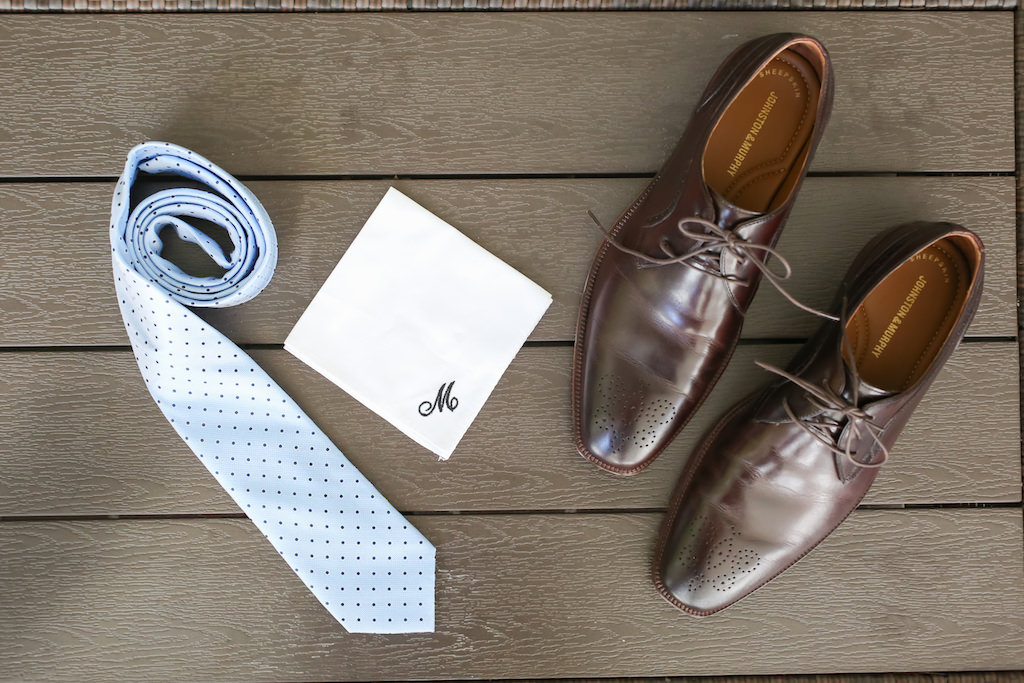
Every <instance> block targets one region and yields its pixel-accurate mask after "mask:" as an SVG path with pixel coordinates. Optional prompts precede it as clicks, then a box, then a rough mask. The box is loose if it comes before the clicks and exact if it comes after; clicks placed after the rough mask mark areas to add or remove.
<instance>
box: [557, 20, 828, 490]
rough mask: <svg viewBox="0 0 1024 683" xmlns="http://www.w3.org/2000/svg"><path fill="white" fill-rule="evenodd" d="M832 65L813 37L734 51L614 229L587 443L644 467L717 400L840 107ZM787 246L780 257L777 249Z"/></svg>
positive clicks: (583, 353) (590, 349) (589, 354)
mask: <svg viewBox="0 0 1024 683" xmlns="http://www.w3.org/2000/svg"><path fill="white" fill-rule="evenodd" d="M832 88H833V86H832V67H831V64H830V62H829V58H828V54H827V53H826V51H825V49H824V47H822V45H821V44H820V43H819V42H817V41H816V40H814V39H813V38H809V37H806V36H799V35H794V34H776V35H771V36H766V37H764V38H760V39H758V40H755V41H753V42H750V43H747V44H746V45H744V46H742V47H741V48H739V49H738V50H736V52H734V53H733V54H732V55H731V56H730V57H729V58H728V59H727V60H726V61H725V63H724V64H723V65H722V66H721V67H720V68H719V70H718V72H717V73H716V74H715V75H714V77H713V78H712V79H711V82H710V83H709V85H708V87H707V89H706V90H705V92H704V95H703V96H702V98H701V102H700V104H699V105H698V107H697V109H696V111H695V112H694V114H693V118H692V119H691V120H690V123H689V126H688V127H687V129H686V132H685V133H684V135H683V137H682V139H681V140H680V142H679V144H678V145H677V147H676V149H675V151H674V152H672V155H671V156H670V157H669V159H668V161H667V162H666V163H665V165H664V167H663V168H662V169H661V171H660V172H659V173H658V175H657V176H656V177H655V178H654V180H652V181H651V183H650V184H649V185H648V186H647V188H646V189H645V190H644V191H643V192H642V193H641V194H640V196H639V197H637V199H636V200H635V201H634V202H633V204H632V205H631V206H630V207H629V208H628V209H627V210H626V212H625V213H623V214H622V216H621V217H620V218H619V219H618V221H616V223H615V224H614V225H613V226H612V228H611V229H610V230H608V232H607V237H608V239H606V240H605V241H604V242H603V243H602V245H601V247H600V249H599V250H598V252H597V256H596V257H595V258H594V263H593V265H592V266H591V269H590V276H589V278H588V280H587V284H586V289H585V290H584V293H583V301H582V304H581V306H580V316H579V322H578V324H577V327H576V351H575V356H574V360H573V418H574V425H575V430H574V431H575V439H576V447H577V449H578V450H579V452H580V454H581V455H583V456H584V457H585V458H587V459H589V460H591V461H593V462H594V463H595V464H597V465H598V466H599V467H602V468H604V469H606V470H608V471H611V472H614V473H616V474H624V475H627V474H635V473H637V472H639V471H640V470H642V469H644V468H645V467H647V465H649V464H650V463H651V461H652V460H654V458H655V457H657V456H658V454H659V453H661V451H662V450H663V449H664V448H665V446H667V445H668V444H669V443H670V442H671V441H672V439H673V438H674V437H675V436H676V434H677V433H678V432H679V430H680V429H682V428H683V425H685V424H686V422H687V421H688V420H689V419H690V416H691V415H692V414H693V412H694V411H695V410H696V409H697V407H698V406H700V404H701V403H702V402H703V401H704V398H705V397H706V396H707V395H708V393H709V392H710V391H711V388H712V387H713V386H714V385H715V382H716V381H717V380H718V376H719V374H720V373H721V372H722V370H723V369H724V368H725V366H726V364H727V363H728V361H729V357H730V356H731V355H732V351H733V349H734V347H735V346H736V342H737V340H738V339H739V336H740V328H741V327H742V324H743V316H744V314H745V313H746V310H747V307H748V306H749V305H750V302H751V300H752V299H753V297H754V293H755V292H756V291H757V286H758V283H759V282H760V279H761V277H762V275H763V276H765V277H767V278H768V279H769V280H771V281H772V282H773V283H774V284H776V285H777V284H778V281H779V280H780V279H784V278H786V277H788V274H789V265H788V264H786V263H785V261H784V260H782V261H781V263H782V264H783V267H784V269H783V272H782V273H772V272H770V271H768V269H767V267H766V266H765V261H766V260H767V258H768V256H769V254H774V253H775V252H774V250H773V248H772V247H773V245H774V244H775V242H776V240H777V239H778V237H779V234H780V232H781V230H782V226H783V223H784V222H785V219H786V217H787V216H788V215H789V211H790V209H791V207H792V205H793V199H794V197H795V196H796V193H797V189H798V188H799V186H800V184H801V182H802V180H803V177H804V174H805V172H806V170H807V166H808V164H809V162H810V159H811V156H812V154H813V152H814V150H815V148H816V147H817V145H818V140H819V139H820V138H821V133H822V130H823V129H824V127H825V123H826V122H827V120H828V117H829V114H830V112H831V105H832ZM776 256H777V255H776Z"/></svg>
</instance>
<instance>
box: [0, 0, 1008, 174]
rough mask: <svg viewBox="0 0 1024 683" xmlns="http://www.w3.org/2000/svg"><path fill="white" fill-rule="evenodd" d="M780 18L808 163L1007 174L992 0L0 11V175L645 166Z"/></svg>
mask: <svg viewBox="0 0 1024 683" xmlns="http://www.w3.org/2000/svg"><path fill="white" fill-rule="evenodd" d="M777 31H795V32H804V33H810V34H811V35H815V36H817V37H818V38H820V39H821V40H822V41H823V42H824V43H825V45H827V46H828V48H829V50H830V51H831V53H832V55H833V59H834V64H835V71H836V75H837V82H838V90H837V96H836V105H835V111H834V114H833V117H832V123H831V124H830V127H829V130H828V132H827V133H826V135H825V139H824V143H823V145H822V147H821V149H820V150H819V154H818V157H817V159H816V162H815V164H814V169H815V170H818V171H822V170H825V171H1011V170H1013V163H1014V160H1013V64H1012V59H1011V55H1012V49H1013V26H1012V15H1011V14H1010V13H1009V12H984V13H982V12H970V13H952V12H937V13H906V14H903V13H901V14H884V13H863V14H861V13H829V12H821V13H812V12H800V13H785V12H741V13H735V14H729V13H718V12H715V13H679V14H668V13H658V12H652V13H643V12H636V13H632V12H631V13H617V14H611V13H608V14H604V13H567V14H558V13H535V14H498V13H495V14H490V13H466V14H454V13H451V14H445V13H437V14H403V15H370V14H358V15H354V14H329V15H312V16H311V15H298V14H279V15H270V16H260V15H220V14H217V15H203V16H196V15H193V16H188V15H145V14H137V15H120V16H84V15H77V16H21V15H16V14H10V15H4V16H2V17H0V54H2V55H3V59H2V60H0V83H4V84H5V88H6V92H7V93H8V96H7V97H4V98H3V99H2V100H0V122H2V123H0V133H2V135H0V139H2V140H4V142H3V145H2V147H0V149H2V151H3V154H0V176H7V177H11V176H79V177H81V176H96V175H101V176H112V175H116V174H117V173H119V172H120V169H121V167H122V165H123V158H124V157H123V155H124V152H125V151H126V150H127V149H128V148H129V147H130V146H131V145H133V144H135V143H137V142H140V141H142V140H145V139H158V140H161V139H165V140H170V141H174V142H177V143H180V144H183V145H185V146H186V147H189V148H191V149H194V150H196V151H198V152H200V153H201V154H203V155H205V156H208V157H211V158H213V159H216V160H218V161H222V162H224V163H225V164H226V165H227V166H228V168H230V169H231V170H232V171H233V172H235V173H238V174H242V175H267V174H271V175H282V174H373V175H384V176H390V175H392V174H400V175H408V174H443V175H450V174H466V173H471V174H492V173H540V172H543V173H599V172H600V173H625V172H653V171H654V170H656V169H657V168H658V167H659V166H660V165H661V163H662V162H663V160H664V159H665V157H666V156H667V154H668V152H669V150H670V149H671V147H672V146H673V145H674V144H675V142H676V140H677V139H678V137H679V136H680V134H681V132H682V130H683V128H684V126H685V124H686V121H687V120H688V118H689V115H690V112H691V110H692V108H693V106H694V104H695V102H696V100H697V98H698V96H699V93H700V92H701V91H702V89H703V88H704V85H705V83H706V81H707V79H709V78H710V76H711V74H712V73H713V72H714V70H715V68H716V67H717V66H718V65H719V64H720V63H721V61H722V60H723V59H724V57H725V56H726V55H727V54H728V53H729V52H730V51H731V50H732V49H734V48H735V47H737V46H738V45H740V44H741V43H742V42H744V41H745V40H747V39H751V38H754V37H757V36H760V35H763V34H766V33H772V32H777ZM41 122H45V124H44V125H41Z"/></svg>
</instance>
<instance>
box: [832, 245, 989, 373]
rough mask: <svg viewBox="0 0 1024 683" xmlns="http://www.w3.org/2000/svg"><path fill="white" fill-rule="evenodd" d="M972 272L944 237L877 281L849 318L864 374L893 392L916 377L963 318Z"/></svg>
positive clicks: (859, 369)
mask: <svg viewBox="0 0 1024 683" xmlns="http://www.w3.org/2000/svg"><path fill="white" fill-rule="evenodd" d="M969 274H970V266H969V264H968V261H967V258H966V257H965V256H964V253H963V252H962V251H961V250H960V248H959V247H958V246H957V245H956V243H955V242H954V241H953V240H952V239H950V238H946V239H943V240H940V241H938V242H936V243H934V244H932V245H931V246H929V247H927V248H925V249H923V250H922V251H920V252H918V253H917V254H915V255H914V256H913V257H912V258H911V259H910V260H908V261H907V262H906V263H904V264H903V265H901V266H900V267H899V268H897V269H896V270H895V271H893V272H892V273H890V274H889V275H888V276H887V277H886V278H885V279H884V280H883V281H882V282H881V283H880V284H879V285H878V286H877V287H875V288H874V289H873V290H872V291H871V293H870V294H868V296H867V297H866V298H865V299H864V301H862V302H861V304H860V305H859V306H858V307H857V308H856V310H855V311H854V312H853V315H852V316H851V317H850V320H849V321H848V322H847V324H846V334H847V335H848V338H849V340H850V343H851V346H852V349H853V354H854V359H855V361H856V368H857V372H858V374H859V375H860V377H861V379H863V380H864V381H865V382H867V383H868V384H870V385H872V386H875V387H878V388H879V389H882V390H884V391H890V392H895V391H902V390H904V389H906V388H907V387H909V386H910V385H912V384H913V383H914V382H916V381H917V380H918V379H919V378H920V377H921V375H922V374H923V373H924V372H925V370H927V369H928V366H929V365H931V361H932V359H933V358H934V357H935V355H936V354H937V353H938V352H939V349H941V348H942V345H943V344H944V343H945V341H946V338H947V337H948V336H949V333H950V330H951V329H952V328H953V325H954V324H955V323H956V321H957V319H958V318H959V314H960V309H961V308H962V307H963V303H964V299H965V297H966V296H967V287H968V283H969V281H970V277H969ZM847 360H849V359H847Z"/></svg>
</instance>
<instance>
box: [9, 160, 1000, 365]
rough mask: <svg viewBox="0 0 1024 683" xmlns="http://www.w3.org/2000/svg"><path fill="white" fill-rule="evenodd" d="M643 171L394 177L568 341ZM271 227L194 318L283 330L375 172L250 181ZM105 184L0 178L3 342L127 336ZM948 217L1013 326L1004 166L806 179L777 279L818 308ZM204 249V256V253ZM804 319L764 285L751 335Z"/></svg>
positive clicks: (800, 328) (351, 229) (538, 336)
mask: <svg viewBox="0 0 1024 683" xmlns="http://www.w3.org/2000/svg"><path fill="white" fill-rule="evenodd" d="M645 183H646V181H645V180H643V179H636V178H633V179H623V178H611V179H583V180H580V179H527V180H487V181H483V180H418V181H410V180H403V181H397V182H395V183H394V184H395V185H396V186H397V187H398V188H399V189H401V190H402V191H403V192H405V193H407V194H408V195H410V196H411V197H413V198H414V199H415V200H417V201H419V202H420V203H422V204H424V205H425V206H426V207H427V208H428V209H430V210H431V211H434V212H435V213H437V214H438V215H439V216H441V217H442V218H444V219H445V220H448V221H449V222H450V223H452V224H453V225H455V226H456V227H458V228H459V229H460V230H462V231H463V232H465V233H466V234H467V235H469V236H470V237H472V238H473V239H474V240H476V241H477V242H478V243H480V244H481V245H483V246H484V247H485V248H486V249H488V250H490V251H492V252H494V253H495V254H497V255H498V256H499V257H501V258H502V259H504V260H505V261H507V262H508V263H510V264H512V265H513V266H514V267H516V268H518V269H519V270H521V271H522V272H523V273H525V274H526V275H527V276H528V277H530V278H532V279H533V280H535V281H536V282H538V283H539V284H540V285H541V286H543V287H545V288H546V289H548V291H550V292H551V293H552V294H553V296H554V303H553V304H552V306H551V308H550V309H549V311H548V312H547V314H546V315H545V316H544V318H543V320H542V321H541V323H540V325H539V326H538V327H537V329H536V331H535V332H534V334H533V335H532V337H531V339H533V340H571V339H572V337H573V331H574V327H575V324H576V315H577V309H578V306H579V296H580V292H581V291H582V289H583V282H584V280H585V278H586V274H587V270H588V269H589V267H590V262H591V260H592V259H593V255H594V252H595V251H596V249H597V246H598V243H599V240H600V233H599V232H598V231H597V230H596V229H595V228H594V227H593V225H592V224H591V223H590V221H589V220H588V219H587V217H586V211H587V209H588V208H590V209H594V211H595V212H596V213H597V214H598V215H599V216H600V217H601V218H602V219H603V220H605V221H609V222H610V221H613V220H614V219H615V217H616V216H617V215H618V214H619V212H621V211H622V210H623V208H624V207H625V206H626V205H628V203H629V202H630V200H631V199H632V197H633V196H634V195H635V194H636V193H637V192H638V191H639V190H640V189H641V188H642V187H643V186H644V184H645ZM250 185H251V187H252V189H253V191H254V192H255V193H256V194H257V195H258V196H259V197H260V198H261V201H263V203H264V204H265V205H266V206H267V210H268V211H269V212H270V215H271V216H272V217H273V219H274V221H275V225H276V228H277V231H278V235H279V240H280V246H281V258H280V263H279V266H278V271H277V274H276V276H275V277H274V280H273V281H272V282H271V284H270V286H269V287H268V288H267V290H266V291H264V292H263V293H262V294H261V295H260V296H259V298H257V299H256V300H254V301H252V302H250V303H248V304H244V305H242V306H237V307H234V308H230V309H220V310H215V311H208V312H206V313H204V315H205V317H206V318H207V319H209V320H211V321H212V322H214V324H215V325H217V327H218V328H220V329H221V330H222V331H224V333H225V334H227V335H228V336H229V337H231V338H232V339H233V340H235V341H238V342H240V343H264V344H280V343H283V341H284V338H285V336H286V335H287V333H288V331H289V330H290V329H291V328H292V326H293V325H294V324H295V321H296V320H297V319H298V317H299V315H300V314H301V312H302V310H303V309H304V308H305V307H306V305H307V304H308V303H309V301H310V300H311V299H312V298H313V295H314V294H315V293H316V291H317V290H318V289H319V287H320V285H321V284H322V283H323V281H324V280H325V279H326V278H327V276H328V275H329V274H330V272H331V270H332V269H333V268H334V266H335V265H336V264H337V262H338V259H340V258H341V256H342V254H344V252H345V250H346V249H347V248H348V245H349V243H350V242H351V241H352V239H353V238H354V237H355V235H356V233H357V232H358V230H359V228H360V227H362V224H363V223H364V222H365V220H366V218H367V217H368V216H369V215H370V212H371V211H372V210H373V208H374V207H375V206H376V204H377V202H378V201H380V198H381V197H382V196H383V194H384V192H385V190H386V188H387V187H388V185H389V183H388V182H385V181H288V182H285V181H272V182H271V181H266V182H253V183H250ZM110 191H111V190H110V186H108V185H106V184H98V183H67V184H64V183H61V184H52V183H15V184H0V224H2V225H3V226H4V241H3V242H2V243H0V283H4V286H3V287H0V345H4V346H47V345H76V346H80V345H94V344H100V345H122V344H125V343H126V337H125V334H124V327H123V325H122V323H121V317H120V313H119V312H118V309H117V301H116V299H115V298H114V296H113V287H112V285H111V274H110V257H109V252H108V251H107V249H108V247H107V246H106V245H107V240H108V239H109V236H108V231H107V227H106V226H107V212H108V211H109V201H110V200H109V194H110ZM940 219H942V220H953V221H959V222H962V223H964V224H965V225H967V226H969V227H971V228H973V229H975V230H976V231H977V232H978V233H979V234H980V235H981V236H982V238H983V239H984V240H985V243H986V247H987V251H988V254H987V271H986V275H985V296H984V298H983V301H982V305H981V310H980V311H979V313H978V316H977V318H976V320H975V323H974V325H973V326H972V328H971V331H970V334H972V335H975V336H986V335H987V336H1007V337H1009V336H1015V335H1016V331H1017V317H1016V316H1017V314H1016V305H1015V299H1014V291H1015V283H1016V261H1015V257H1016V242H1015V237H1014V220H1015V213H1014V179H1013V178H1009V177H980V178H979V177H972V178H937V177H913V178H909V177H900V178H811V179H809V180H808V181H807V183H806V186H805V188H804V190H803V192H802V194H801V197H800V200H799V201H798V202H797V205H796V209H795V211H794V213H793V216H792V218H791V220H790V221H789V224H788V225H787V227H786V230H785V232H784V233H783V236H782V239H781V241H780V244H779V249H780V250H781V251H782V252H783V253H784V254H785V255H786V256H787V257H788V259H789V260H790V262H791V263H792V264H793V266H794V269H795V275H794V277H793V279H792V280H791V282H790V286H789V288H790V290H791V291H792V292H793V293H794V294H795V295H796V296H797V297H799V298H800V299H801V300H803V301H806V302H807V303H809V304H812V305H815V306H820V307H826V306H828V305H829V303H830V301H831V299H832V297H833V294H834V292H835V288H836V286H837V284H838V282H839V280H840V278H841V277H842V274H843V273H844V272H845V270H846V267H847V265H848V264H849V262H850V261H851V260H852V259H853V257H854V255H855V254H856V253H857V252H858V251H859V250H860V248H861V246H862V245H863V244H865V243H866V242H867V241H868V240H869V239H870V238H871V237H872V236H873V235H875V234H876V233H877V232H879V231H880V230H883V229H885V228H887V227H889V226H890V225H894V224H897V223H900V222H904V221H910V220H940ZM204 258H205V257H204ZM816 325H817V321H816V320H815V319H814V318H813V317H812V316H810V315H808V314H806V313H804V312H802V311H800V310H798V309H796V308H795V307H793V306H792V305H790V304H789V303H788V302H786V301H784V300H783V299H782V297H781V296H780V295H779V294H778V293H777V292H775V291H774V290H773V289H772V288H771V287H770V286H768V285H765V286H764V287H762V288H761V292H760V294H759V296H758V299H757V301H756V302H755V305H754V308H753V309H752V310H751V313H750V316H749V319H748V322H747V325H746V328H745V330H744V333H745V335H746V336H747V337H748V338H766V337H767V338H778V337H800V336H803V335H806V334H808V333H809V332H810V331H811V330H813V329H814V327H815V326H816Z"/></svg>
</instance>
